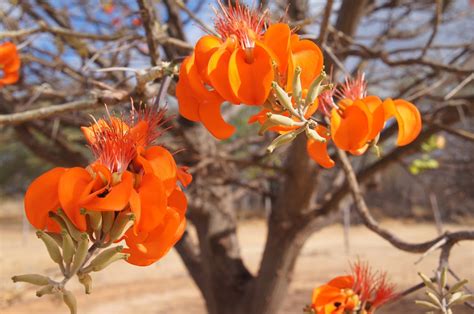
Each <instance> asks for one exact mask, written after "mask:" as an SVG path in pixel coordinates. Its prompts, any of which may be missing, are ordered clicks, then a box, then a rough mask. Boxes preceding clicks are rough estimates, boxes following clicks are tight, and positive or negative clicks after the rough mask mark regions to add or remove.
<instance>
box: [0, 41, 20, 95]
mask: <svg viewBox="0 0 474 314" xmlns="http://www.w3.org/2000/svg"><path fill="white" fill-rule="evenodd" d="M20 65H21V60H20V56H19V55H18V51H17V49H16V46H15V44H13V43H11V42H5V43H3V44H0V73H2V72H3V76H1V77H0V87H2V86H3V85H9V84H14V83H16V82H17V81H18V79H19V78H20Z"/></svg>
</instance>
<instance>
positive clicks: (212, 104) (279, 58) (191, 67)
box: [176, 1, 323, 139]
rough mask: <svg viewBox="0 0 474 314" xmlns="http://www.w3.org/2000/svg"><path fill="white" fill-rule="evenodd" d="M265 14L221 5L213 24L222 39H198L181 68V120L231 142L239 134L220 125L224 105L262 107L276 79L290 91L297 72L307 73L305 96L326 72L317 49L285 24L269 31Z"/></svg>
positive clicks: (178, 92)
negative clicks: (299, 70)
mask: <svg viewBox="0 0 474 314" xmlns="http://www.w3.org/2000/svg"><path fill="white" fill-rule="evenodd" d="M266 14H267V12H266V11H264V12H263V13H258V12H257V11H253V10H250V9H249V8H247V7H245V6H243V5H241V4H240V3H239V1H237V2H236V4H235V5H231V4H230V3H229V5H228V6H227V7H225V6H224V5H223V4H222V3H220V2H219V11H217V10H216V20H215V29H216V32H217V34H218V35H219V36H215V35H206V36H203V37H202V38H200V39H199V40H198V42H197V43H196V46H195V49H194V53H193V54H192V55H191V56H189V57H187V58H186V59H185V60H184V61H183V63H182V64H181V69H180V75H179V82H178V85H177V87H176V97H177V99H178V103H179V111H180V114H181V115H182V116H183V117H185V118H187V119H189V120H191V121H200V122H202V123H203V124H204V126H205V127H206V128H207V129H208V130H209V132H211V133H212V134H213V135H214V136H215V137H217V138H219V139H225V138H228V137H230V136H231V135H232V134H233V133H234V131H235V128H234V127H233V126H232V125H230V124H228V123H227V122H225V121H224V120H223V119H222V115H221V113H220V106H221V104H222V103H223V102H224V101H228V102H230V103H233V104H241V103H242V104H246V105H263V104H264V103H265V101H266V100H267V99H268V97H269V95H270V93H271V84H272V82H273V80H275V79H277V80H278V81H279V83H280V84H281V86H285V87H286V85H287V84H290V85H291V80H292V77H293V73H294V70H295V68H296V67H297V66H299V67H301V68H302V69H303V70H302V73H301V80H302V86H303V92H304V93H305V92H306V91H305V90H306V89H307V88H308V86H309V84H310V83H311V82H312V80H313V78H314V77H317V76H318V75H319V74H320V72H321V70H322V65H323V57H322V53H321V50H320V49H319V48H318V46H317V45H315V44H314V43H313V42H311V41H309V40H300V39H299V36H298V35H296V34H292V32H291V30H290V27H289V26H288V25H287V24H284V23H277V24H273V25H270V26H268V28H267V21H266V20H267V17H266ZM274 65H275V66H274ZM275 70H277V71H278V73H279V74H278V75H275V74H276V73H275Z"/></svg>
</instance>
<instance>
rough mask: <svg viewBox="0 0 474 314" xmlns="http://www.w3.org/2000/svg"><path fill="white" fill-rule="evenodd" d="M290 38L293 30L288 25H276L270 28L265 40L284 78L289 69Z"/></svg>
mask: <svg viewBox="0 0 474 314" xmlns="http://www.w3.org/2000/svg"><path fill="white" fill-rule="evenodd" d="M290 38H291V30H290V27H289V26H288V24H285V23H276V24H272V25H270V27H268V29H267V31H266V32H265V37H264V39H263V43H264V44H265V46H267V47H268V48H269V49H270V50H271V51H272V52H273V53H274V55H275V56H276V61H277V63H278V71H279V72H280V74H281V75H282V76H284V75H285V73H286V70H287V69H288V60H289V58H290V54H291V46H290Z"/></svg>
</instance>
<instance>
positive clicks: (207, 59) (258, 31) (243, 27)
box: [176, 1, 421, 168]
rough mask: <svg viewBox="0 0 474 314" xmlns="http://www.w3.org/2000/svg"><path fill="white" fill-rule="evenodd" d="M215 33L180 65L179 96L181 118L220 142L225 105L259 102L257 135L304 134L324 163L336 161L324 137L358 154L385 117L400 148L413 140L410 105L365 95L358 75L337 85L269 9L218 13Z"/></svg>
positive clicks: (227, 130) (414, 119)
mask: <svg viewBox="0 0 474 314" xmlns="http://www.w3.org/2000/svg"><path fill="white" fill-rule="evenodd" d="M215 29H216V32H217V34H218V36H217V35H206V36H203V37H202V38H200V39H199V41H198V42H197V43H196V46H195V49H194V53H193V54H192V55H191V56H189V57H187V58H186V59H185V60H184V61H183V63H182V65H181V69H180V76H179V82H178V85H177V89H176V95H177V99H178V103H179V111H180V113H181V115H182V116H184V117H185V118H187V119H189V120H192V121H200V122H202V123H203V125H204V126H205V127H206V128H207V129H208V130H209V132H211V133H212V134H213V135H214V136H215V137H217V138H218V139H226V138H228V137H230V136H232V134H233V133H234V131H235V128H234V127H233V126H232V125H230V124H228V123H227V122H226V121H224V119H223V118H222V115H221V112H220V107H221V105H222V104H223V103H224V102H229V103H232V104H236V105H238V104H244V105H250V106H258V107H260V108H261V111H260V112H259V113H258V114H256V115H254V116H252V117H251V118H250V119H249V123H255V122H258V123H260V124H261V125H262V127H261V129H260V133H261V134H262V133H263V132H265V131H274V132H277V133H279V136H278V137H277V138H276V139H275V140H274V141H273V142H272V143H271V144H270V146H269V147H268V150H269V151H273V149H275V148H276V147H278V146H280V145H283V144H285V143H288V142H291V141H292V140H293V139H295V138H296V136H297V135H299V134H300V133H305V134H306V136H307V138H308V142H307V150H308V153H309V155H310V157H311V158H312V159H313V160H314V161H316V162H317V163H318V164H319V165H321V166H322V167H325V168H331V167H333V166H334V161H333V160H332V159H331V158H330V156H329V154H328V151H327V149H328V146H327V145H328V142H329V140H331V139H332V142H333V143H334V144H335V146H337V147H338V148H340V149H343V150H346V151H349V152H351V153H352V154H355V155H360V154H363V153H364V152H365V151H366V150H367V149H368V148H369V147H370V145H375V144H376V143H377V141H378V137H379V135H380V132H381V131H382V129H383V128H384V126H385V124H386V122H387V121H388V120H389V119H391V118H392V117H394V118H395V119H396V121H397V123H398V130H399V132H398V140H397V144H398V145H406V144H409V143H410V142H412V141H413V140H414V139H415V138H416V137H417V136H418V134H419V133H420V131H421V117H420V113H419V111H418V109H417V108H416V106H414V105H413V104H411V103H409V102H408V101H405V100H403V99H396V100H392V99H390V98H389V99H386V100H384V101H382V100H381V99H380V98H378V97H377V96H372V95H368V94H367V84H366V82H365V80H364V76H363V75H359V76H358V77H357V78H355V79H347V80H346V83H345V84H343V85H341V86H340V87H338V86H335V84H332V83H330V82H329V80H328V78H327V76H326V74H325V73H324V71H323V55H322V53H321V50H320V49H319V47H318V46H317V45H316V44H315V43H313V42H312V41H310V40H305V39H300V37H299V36H298V35H297V34H294V33H293V31H292V30H291V29H290V27H289V26H288V25H287V24H285V23H276V24H270V23H269V22H268V20H267V17H266V12H263V13H257V12H256V11H252V10H251V9H249V8H247V7H245V6H243V5H241V4H240V3H239V2H238V1H237V2H236V4H235V5H231V4H229V5H228V6H227V7H224V6H223V5H222V3H220V2H219V10H216V19H215Z"/></svg>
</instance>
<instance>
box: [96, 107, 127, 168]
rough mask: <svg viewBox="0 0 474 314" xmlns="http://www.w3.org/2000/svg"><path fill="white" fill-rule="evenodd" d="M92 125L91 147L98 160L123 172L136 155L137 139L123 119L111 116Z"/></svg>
mask: <svg viewBox="0 0 474 314" xmlns="http://www.w3.org/2000/svg"><path fill="white" fill-rule="evenodd" d="M107 114H108V119H104V120H99V121H95V123H94V124H93V125H92V131H93V132H94V141H93V142H92V143H91V144H90V149H91V151H92V153H93V154H94V156H95V157H96V158H97V161H98V162H99V163H101V164H103V165H104V166H106V167H107V168H108V169H109V170H110V171H111V172H123V171H125V170H126V169H127V167H128V165H129V164H130V162H131V161H132V160H133V158H135V156H136V148H135V147H136V145H135V139H134V137H133V136H132V134H131V133H130V130H129V127H128V125H127V124H125V122H123V119H120V118H115V117H111V116H110V114H109V112H108V111H107Z"/></svg>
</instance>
